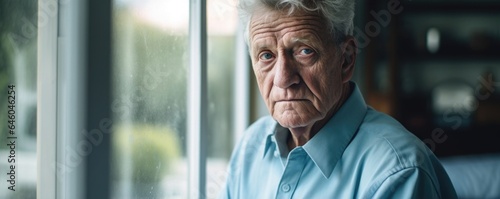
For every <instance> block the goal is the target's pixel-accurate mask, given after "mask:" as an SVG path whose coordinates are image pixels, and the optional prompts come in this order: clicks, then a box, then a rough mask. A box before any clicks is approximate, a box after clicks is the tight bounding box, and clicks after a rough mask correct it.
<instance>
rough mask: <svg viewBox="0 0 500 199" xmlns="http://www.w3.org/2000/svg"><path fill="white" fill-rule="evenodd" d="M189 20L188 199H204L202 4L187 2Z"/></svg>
mask: <svg viewBox="0 0 500 199" xmlns="http://www.w3.org/2000/svg"><path fill="white" fill-rule="evenodd" d="M189 6H190V11H189V13H190V16H189V45H190V46H189V47H190V49H189V50H190V63H189V75H188V76H189V80H188V81H189V82H188V84H189V86H188V123H187V124H188V143H187V151H188V165H189V183H188V187H189V189H188V190H189V198H191V199H193V198H205V195H206V194H205V187H206V185H205V184H206V148H207V147H206V139H205V134H206V133H205V131H206V129H207V126H206V124H207V117H206V116H207V115H206V113H207V100H208V98H207V48H206V46H207V28H206V1H205V0H191V1H190V5H189Z"/></svg>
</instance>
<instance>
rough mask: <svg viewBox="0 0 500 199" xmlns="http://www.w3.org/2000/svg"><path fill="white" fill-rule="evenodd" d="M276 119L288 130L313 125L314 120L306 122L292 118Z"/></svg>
mask: <svg viewBox="0 0 500 199" xmlns="http://www.w3.org/2000/svg"><path fill="white" fill-rule="evenodd" d="M274 119H275V120H276V121H277V122H278V123H279V124H280V125H281V126H282V127H285V128H288V129H294V128H303V127H306V126H308V125H309V124H311V123H312V122H311V121H312V120H304V119H302V118H293V117H292V118H290V117H286V116H285V118H283V117H278V118H277V117H274Z"/></svg>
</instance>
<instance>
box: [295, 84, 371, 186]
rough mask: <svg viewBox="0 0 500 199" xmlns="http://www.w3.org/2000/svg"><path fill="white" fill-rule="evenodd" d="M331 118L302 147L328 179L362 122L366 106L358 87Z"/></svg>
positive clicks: (352, 85)
mask: <svg viewBox="0 0 500 199" xmlns="http://www.w3.org/2000/svg"><path fill="white" fill-rule="evenodd" d="M351 87H354V89H353V91H352V93H351V96H349V98H348V99H347V100H346V101H345V102H344V104H343V105H342V106H341V107H340V109H339V110H338V111H337V112H336V113H335V114H334V115H333V117H332V118H331V119H330V120H329V121H328V122H327V123H326V124H325V126H323V128H321V130H320V131H319V132H318V133H317V134H316V135H314V137H313V138H311V140H309V141H308V142H307V143H306V144H305V145H304V146H303V148H304V150H305V151H306V152H307V154H309V156H310V157H311V159H312V160H313V162H314V163H315V164H316V166H317V167H318V168H319V169H320V170H321V172H322V173H323V176H324V177H325V178H329V177H330V175H331V173H332V171H333V169H334V168H335V165H336V164H337V162H338V160H339V159H340V158H341V157H342V154H343V153H344V150H345V149H346V148H347V145H348V144H349V143H350V142H351V140H352V138H353V137H354V135H355V134H356V132H357V130H358V127H359V125H360V124H361V122H362V121H363V119H364V117H365V114H366V111H367V106H366V103H365V101H364V99H363V96H362V95H361V92H360V90H359V88H358V86H357V85H356V84H355V83H351Z"/></svg>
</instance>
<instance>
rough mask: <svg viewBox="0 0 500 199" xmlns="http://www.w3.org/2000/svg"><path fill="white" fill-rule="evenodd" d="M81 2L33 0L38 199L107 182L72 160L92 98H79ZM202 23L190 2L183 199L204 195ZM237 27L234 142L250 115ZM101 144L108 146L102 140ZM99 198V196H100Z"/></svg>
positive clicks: (82, 83) (200, 2) (83, 81)
mask: <svg viewBox="0 0 500 199" xmlns="http://www.w3.org/2000/svg"><path fill="white" fill-rule="evenodd" d="M89 1H100V0H89ZM88 5H89V3H88V2H87V1H77V0H39V5H38V12H39V21H38V27H39V28H38V63H37V64H38V69H37V70H38V74H37V77H38V82H37V91H38V105H37V107H38V108H37V109H38V110H37V124H38V125H37V162H38V164H37V172H38V175H37V198H41V199H45V198H47V199H53V198H58V199H59V198H61V199H62V198H74V199H81V198H87V197H90V196H89V195H88V192H89V187H87V186H88V185H89V181H98V180H106V181H109V179H89V178H91V177H89V176H88V175H87V174H88V171H87V168H86V165H87V163H86V162H85V160H86V159H87V158H88V157H87V156H78V157H76V158H82V159H81V162H79V163H78V162H77V163H75V156H72V155H74V154H72V152H73V151H74V149H75V148H76V147H78V145H79V144H80V143H81V142H85V141H86V138H85V135H84V134H85V133H88V130H85V129H86V128H88V125H87V124H88V123H87V121H86V118H87V117H88V114H87V110H86V109H87V108H88V107H87V106H86V104H87V102H86V101H85V100H84V99H86V96H87V95H91V94H92V93H86V91H87V88H86V85H87V83H88V80H89V78H90V76H91V75H92V74H86V71H87V70H86V67H87V64H88V54H87V52H88V46H87V44H88V42H91V41H87V38H89V37H88V36H87V32H88V27H87V26H86V25H87V24H88V23H87V21H86V20H87V19H88V15H87V13H88V12H89V9H88V7H87V6H88ZM109 12H111V10H110V11H109ZM43 15H45V16H43ZM206 19H207V17H206V0H191V1H190V32H189V35H190V72H189V79H188V81H189V87H188V89H189V91H188V93H189V96H188V99H189V102H188V134H187V135H188V141H187V148H188V160H189V161H188V165H189V174H188V175H189V177H188V178H189V182H188V186H189V187H188V188H189V189H188V191H189V193H188V194H189V198H200V199H203V198H206V159H207V154H206V145H207V143H206V142H207V139H206V137H205V136H206V132H205V131H206V129H207V101H208V97H207V24H206ZM241 29H242V27H241V26H239V31H238V35H237V47H236V49H237V54H238V55H237V57H236V63H235V67H236V68H239V69H243V70H235V74H234V75H235V85H236V88H235V92H234V96H233V99H234V100H235V105H234V115H235V121H234V122H235V128H234V136H233V137H234V138H235V139H234V141H235V142H236V140H237V139H239V137H241V134H242V133H243V131H244V129H245V128H246V127H247V126H248V123H249V115H250V111H249V104H250V78H249V77H250V69H249V68H250V67H249V60H248V56H247V46H246V44H245V43H244V42H243V39H242V31H240V30H241ZM82 132H83V133H82ZM106 144H108V145H109V143H104V145H106ZM233 144H234V143H233ZM94 147H99V146H94ZM107 147H109V146H107ZM71 148H73V151H71ZM94 149H95V148H94ZM73 153H74V152H73ZM89 156H90V155H89ZM105 161H109V160H105ZM105 165H106V164H105ZM107 165H109V163H108V164H107ZM64 169H69V170H64ZM85 176H87V178H85ZM105 178H109V176H108V177H105ZM108 189H109V187H108ZM102 197H103V198H106V195H103V196H102ZM108 197H110V196H109V195H108Z"/></svg>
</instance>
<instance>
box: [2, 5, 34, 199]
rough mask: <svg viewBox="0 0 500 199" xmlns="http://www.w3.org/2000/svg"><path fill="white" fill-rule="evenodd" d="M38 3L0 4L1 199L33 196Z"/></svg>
mask: <svg viewBox="0 0 500 199" xmlns="http://www.w3.org/2000/svg"><path fill="white" fill-rule="evenodd" d="M37 3H38V2H37V1H36V0H27V1H0V93H1V94H0V107H1V108H0V110H1V112H0V129H1V130H0V137H1V138H0V140H2V144H1V145H0V157H2V158H1V159H2V160H1V161H0V170H1V171H2V178H1V181H2V183H1V184H2V187H1V189H0V198H12V199H17V198H34V197H35V195H36V174H37V171H36V115H37V85H36V82H37V81H36V80H37V78H36V77H37V70H36V67H37V56H36V55H37V27H38V26H37V20H38V19H37V18H38V17H37V13H38V8H37ZM10 85H11V86H13V87H12V89H9V86H10ZM8 91H14V92H13V93H14V94H8ZM11 93H12V92H11ZM8 96H13V98H8ZM8 100H9V101H8ZM9 105H13V106H12V109H11V108H8V106H9ZM11 114H12V115H11ZM10 116H13V117H14V118H11V120H9V117H10ZM8 121H13V122H12V123H11V124H9V123H8ZM8 125H13V126H15V128H13V134H10V131H9V130H10V129H11V128H9V127H8ZM12 142H15V143H14V145H10V146H9V145H8V144H9V143H12ZM11 166H14V167H15V168H14V169H11ZM4 172H5V173H4ZM9 173H12V174H9ZM14 190H15V191H14Z"/></svg>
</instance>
